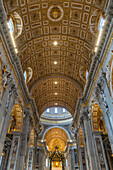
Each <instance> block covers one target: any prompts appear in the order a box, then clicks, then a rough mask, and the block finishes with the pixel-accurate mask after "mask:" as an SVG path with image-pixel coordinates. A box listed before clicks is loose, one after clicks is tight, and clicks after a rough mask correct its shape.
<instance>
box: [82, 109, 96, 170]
mask: <svg viewBox="0 0 113 170" xmlns="http://www.w3.org/2000/svg"><path fill="white" fill-rule="evenodd" d="M83 122H84V130H85V136H86V146H87V153H88V158H89V169H90V170H97V169H98V170H99V167H98V163H97V156H96V153H95V147H94V141H93V137H92V131H91V125H90V120H89V117H88V111H83Z"/></svg>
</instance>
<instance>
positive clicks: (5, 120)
mask: <svg viewBox="0 0 113 170" xmlns="http://www.w3.org/2000/svg"><path fill="white" fill-rule="evenodd" d="M7 79H8V80H7V84H8V86H7V88H6V90H5V91H4V95H3V98H2V101H1V102H2V105H0V157H1V155H2V151H3V147H4V142H5V137H6V133H7V130H8V125H9V120H10V115H11V111H12V108H13V106H14V104H15V101H16V99H17V97H18V95H17V89H16V87H15V84H14V82H13V79H12V78H11V76H10V73H9V76H8V78H7Z"/></svg>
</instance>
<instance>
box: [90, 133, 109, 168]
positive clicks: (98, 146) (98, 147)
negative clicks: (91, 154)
mask: <svg viewBox="0 0 113 170" xmlns="http://www.w3.org/2000/svg"><path fill="white" fill-rule="evenodd" d="M101 134H102V132H100V131H94V132H93V137H94V143H95V151H96V152H97V155H98V164H99V169H100V170H101V169H106V170H109V168H108V163H107V159H106V155H105V151H104V146H103V141H102V137H101Z"/></svg>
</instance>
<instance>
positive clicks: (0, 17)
mask: <svg viewBox="0 0 113 170" xmlns="http://www.w3.org/2000/svg"><path fill="white" fill-rule="evenodd" d="M0 34H1V40H2V41H3V42H4V46H5V50H6V52H7V54H8V57H9V61H10V62H11V64H12V65H13V67H14V70H13V71H15V73H16V74H15V73H14V74H15V76H16V79H17V80H18V82H19V86H20V89H21V92H22V94H21V95H23V98H24V100H25V102H26V103H27V104H29V105H30V106H31V109H32V111H33V116H34V121H35V124H36V125H37V123H38V121H39V117H38V115H37V109H36V106H35V103H34V100H33V99H31V98H30V96H29V92H28V89H27V87H26V84H25V81H24V76H23V71H22V67H21V63H20V61H19V58H18V56H17V55H16V53H15V50H14V47H13V44H12V42H11V39H10V35H9V29H8V26H7V18H6V13H5V10H4V7H3V3H2V1H1V0H0Z"/></svg>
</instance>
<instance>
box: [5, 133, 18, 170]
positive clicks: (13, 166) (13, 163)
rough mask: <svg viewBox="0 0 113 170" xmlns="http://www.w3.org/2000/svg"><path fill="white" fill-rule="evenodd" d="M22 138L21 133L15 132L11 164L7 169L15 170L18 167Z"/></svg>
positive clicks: (10, 157)
mask: <svg viewBox="0 0 113 170" xmlns="http://www.w3.org/2000/svg"><path fill="white" fill-rule="evenodd" d="M20 137H21V132H20V131H14V132H13V141H12V146H11V151H10V156H9V163H8V168H7V169H10V170H15V169H16V167H17V160H18V152H19V147H20Z"/></svg>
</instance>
